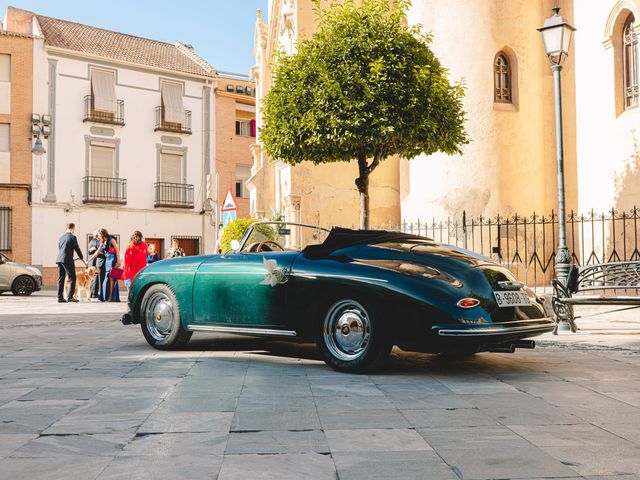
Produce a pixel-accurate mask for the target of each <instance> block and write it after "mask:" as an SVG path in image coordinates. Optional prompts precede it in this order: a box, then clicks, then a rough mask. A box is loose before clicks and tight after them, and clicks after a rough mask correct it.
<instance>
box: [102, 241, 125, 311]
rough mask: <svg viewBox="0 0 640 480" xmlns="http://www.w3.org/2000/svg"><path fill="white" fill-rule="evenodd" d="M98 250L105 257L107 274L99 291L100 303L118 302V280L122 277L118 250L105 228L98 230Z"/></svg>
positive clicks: (116, 243) (116, 244)
mask: <svg viewBox="0 0 640 480" xmlns="http://www.w3.org/2000/svg"><path fill="white" fill-rule="evenodd" d="M100 241H101V243H100V248H101V250H102V253H103V254H104V255H105V257H106V261H105V270H106V272H107V274H106V276H105V279H104V283H103V284H102V289H101V290H100V301H102V302H119V301H120V288H119V286H118V280H119V279H120V278H121V277H122V269H121V268H120V249H119V248H118V242H116V239H115V238H113V237H112V236H111V235H109V232H108V231H107V229H106V228H102V229H100Z"/></svg>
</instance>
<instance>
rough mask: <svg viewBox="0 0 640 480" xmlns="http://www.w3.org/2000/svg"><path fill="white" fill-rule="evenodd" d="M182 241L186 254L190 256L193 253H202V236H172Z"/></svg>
mask: <svg viewBox="0 0 640 480" xmlns="http://www.w3.org/2000/svg"><path fill="white" fill-rule="evenodd" d="M171 238H172V239H174V238H175V239H177V240H178V242H180V247H181V248H182V249H183V250H184V254H185V255H186V256H187V257H189V256H191V255H200V237H171Z"/></svg>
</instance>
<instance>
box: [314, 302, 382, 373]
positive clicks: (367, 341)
mask: <svg viewBox="0 0 640 480" xmlns="http://www.w3.org/2000/svg"><path fill="white" fill-rule="evenodd" d="M385 326H386V325H385V321H384V319H383V318H382V316H381V315H379V313H378V312H377V310H375V309H374V308H373V306H372V305H367V306H366V307H365V306H364V304H363V303H361V302H358V301H356V300H354V299H350V298H345V299H342V300H338V301H337V302H334V303H332V304H331V306H330V307H329V308H328V310H327V311H326V314H325V316H324V318H323V320H322V322H321V328H320V332H319V333H318V338H317V344H318V348H319V349H320V352H321V353H322V356H323V357H324V360H325V362H326V363H327V365H329V366H330V367H331V368H333V369H334V370H338V371H341V372H354V373H358V372H364V371H367V370H369V369H372V368H374V367H376V366H379V365H380V364H381V363H382V362H384V361H385V360H386V359H387V357H388V356H389V352H391V348H392V347H393V344H392V342H391V341H390V338H389V335H388V332H387V329H386V328H385Z"/></svg>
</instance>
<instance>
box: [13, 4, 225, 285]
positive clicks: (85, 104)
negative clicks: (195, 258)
mask: <svg viewBox="0 0 640 480" xmlns="http://www.w3.org/2000/svg"><path fill="white" fill-rule="evenodd" d="M17 14H20V15H29V14H30V12H24V11H18V10H16V9H11V8H10V9H9V10H8V13H7V15H8V16H9V17H11V16H12V15H17ZM30 15H31V21H30V22H28V26H29V27H30V29H31V35H32V36H33V38H34V44H33V79H34V80H33V102H32V106H31V108H30V110H31V111H32V112H33V113H34V114H35V115H40V116H44V115H46V116H47V118H48V119H50V135H49V136H48V138H47V139H45V140H44V141H43V145H44V149H45V150H46V153H44V154H42V155H39V156H36V155H34V156H33V172H32V175H31V180H30V182H29V183H32V186H33V188H32V191H33V193H32V215H33V218H32V225H33V227H32V228H33V234H32V242H31V250H32V258H31V262H32V263H33V264H35V265H38V266H40V267H41V268H42V270H43V273H44V283H45V285H46V284H53V282H54V277H55V263H54V262H55V257H56V253H57V238H58V236H59V235H60V234H61V232H63V231H64V226H65V224H66V223H68V222H74V223H75V224H76V235H77V236H78V239H79V242H80V245H81V247H82V248H83V250H86V245H87V244H88V241H89V239H90V238H91V235H92V233H93V232H94V231H95V230H96V229H99V228H106V229H107V230H109V232H110V233H112V234H113V235H114V236H116V238H117V239H118V240H119V242H120V247H121V248H122V249H124V248H125V247H126V245H127V243H128V242H129V237H130V236H131V234H132V233H133V231H134V230H140V231H142V233H143V235H144V236H145V238H146V240H147V242H148V243H153V244H155V245H156V249H157V250H158V251H160V252H163V253H164V252H165V251H166V250H167V249H168V248H169V247H170V246H171V241H172V240H173V239H179V241H180V244H181V246H182V247H183V249H184V250H185V251H186V252H187V254H191V255H194V254H200V253H204V252H213V249H214V245H215V239H214V232H215V229H214V225H215V215H214V212H213V211H212V209H211V204H210V202H209V200H208V199H207V198H206V193H207V191H208V190H207V185H206V184H205V179H206V178H208V177H207V176H208V175H211V174H212V173H213V171H214V170H213V169H214V161H213V150H214V129H215V117H214V89H215V81H216V72H215V70H214V69H213V68H212V67H211V66H210V65H209V64H207V63H206V62H205V61H204V60H202V59H201V58H200V57H198V56H197V55H196V54H195V52H194V51H193V47H191V46H189V45H184V44H181V43H175V44H169V43H164V42H158V41H155V40H149V39H144V38H139V37H134V36H131V35H125V34H121V33H117V32H111V31H108V30H103V29H98V28H94V27H90V26H87V25H80V24H77V23H72V22H67V21H64V20H59V19H54V18H50V17H44V16H40V15H35V14H30ZM26 25H27V23H25V26H26ZM28 118H31V114H29V116H28Z"/></svg>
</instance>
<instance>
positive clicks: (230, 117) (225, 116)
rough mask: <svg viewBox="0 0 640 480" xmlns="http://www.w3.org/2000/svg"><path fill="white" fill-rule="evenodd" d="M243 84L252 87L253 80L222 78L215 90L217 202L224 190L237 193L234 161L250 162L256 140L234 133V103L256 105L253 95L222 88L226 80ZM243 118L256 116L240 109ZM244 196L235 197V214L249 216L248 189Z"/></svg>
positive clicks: (221, 197)
mask: <svg viewBox="0 0 640 480" xmlns="http://www.w3.org/2000/svg"><path fill="white" fill-rule="evenodd" d="M227 83H231V84H234V85H243V86H248V87H251V89H253V88H254V86H255V85H254V84H253V83H252V82H246V81H244V82H243V81H239V80H229V81H227V80H226V79H224V78H223V79H221V80H220V81H219V85H218V90H217V91H216V168H217V171H218V185H219V192H218V194H219V198H218V203H219V204H221V203H222V202H223V201H224V198H225V196H226V195H227V191H228V190H229V189H231V192H232V193H233V195H234V196H235V194H236V188H235V186H236V165H246V166H248V167H251V165H253V158H252V156H251V152H250V150H249V147H250V146H251V145H252V144H253V143H255V142H256V139H255V137H242V136H239V135H236V103H242V104H244V105H255V97H251V96H249V95H238V94H232V93H228V92H226V91H225V88H226V84H227ZM240 115H241V116H242V118H246V119H255V113H252V112H246V111H242V112H240ZM245 191H246V192H247V194H246V195H247V196H246V198H236V202H237V203H238V212H237V215H238V218H246V217H248V216H249V212H250V207H249V197H248V190H247V189H246V187H245Z"/></svg>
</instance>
